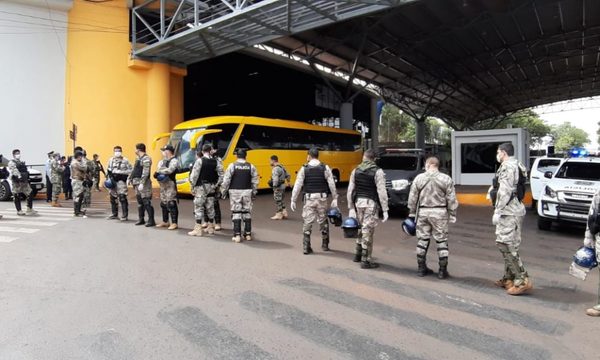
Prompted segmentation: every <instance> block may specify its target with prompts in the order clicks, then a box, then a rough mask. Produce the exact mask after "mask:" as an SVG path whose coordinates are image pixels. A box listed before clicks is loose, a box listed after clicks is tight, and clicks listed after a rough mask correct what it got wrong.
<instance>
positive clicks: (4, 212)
mask: <svg viewBox="0 0 600 360" xmlns="http://www.w3.org/2000/svg"><path fill="white" fill-rule="evenodd" d="M14 213H15V212H14V210H13V211H2V210H0V214H5V215H12V214H14ZM25 216H28V217H35V215H25ZM46 216H49V217H53V216H57V217H70V216H73V214H67V213H65V214H60V213H50V212H45V211H38V216H37V217H44V218H45V217H46Z"/></svg>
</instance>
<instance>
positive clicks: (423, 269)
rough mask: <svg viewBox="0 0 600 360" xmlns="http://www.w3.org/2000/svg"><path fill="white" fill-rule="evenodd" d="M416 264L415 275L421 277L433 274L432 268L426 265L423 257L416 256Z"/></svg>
mask: <svg viewBox="0 0 600 360" xmlns="http://www.w3.org/2000/svg"><path fill="white" fill-rule="evenodd" d="M417 266H418V268H417V276H419V277H423V276H427V275H429V274H433V270H431V269H430V268H428V267H427V261H426V259H425V258H421V257H417Z"/></svg>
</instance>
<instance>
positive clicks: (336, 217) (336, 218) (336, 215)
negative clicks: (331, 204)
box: [327, 208, 342, 226]
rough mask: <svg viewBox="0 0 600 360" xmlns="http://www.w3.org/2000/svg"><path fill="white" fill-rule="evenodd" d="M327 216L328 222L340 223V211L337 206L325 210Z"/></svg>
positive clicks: (339, 224)
mask: <svg viewBox="0 0 600 360" xmlns="http://www.w3.org/2000/svg"><path fill="white" fill-rule="evenodd" d="M327 217H328V218H329V222H330V223H332V224H333V225H334V226H341V225H342V213H341V212H340V209H338V208H331V209H329V210H328V211H327Z"/></svg>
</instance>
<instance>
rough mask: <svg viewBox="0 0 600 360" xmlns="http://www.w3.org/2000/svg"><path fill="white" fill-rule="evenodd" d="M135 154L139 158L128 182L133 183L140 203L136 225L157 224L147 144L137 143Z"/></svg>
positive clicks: (150, 162)
mask: <svg viewBox="0 0 600 360" xmlns="http://www.w3.org/2000/svg"><path fill="white" fill-rule="evenodd" d="M135 155H136V156H137V159H136V160H135V164H134V165H133V170H132V171H131V174H129V178H127V183H130V184H132V185H133V188H134V189H135V198H136V200H137V203H138V222H136V223H135V225H137V226H140V225H145V226H146V227H152V226H156V223H155V222H154V206H152V180H150V169H151V168H152V158H150V156H148V154H147V153H146V145H145V144H142V143H139V144H136V145H135ZM146 213H147V214H148V222H146V221H145V220H144V215H145V214H146Z"/></svg>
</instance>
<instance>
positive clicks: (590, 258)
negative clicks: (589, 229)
mask: <svg viewBox="0 0 600 360" xmlns="http://www.w3.org/2000/svg"><path fill="white" fill-rule="evenodd" d="M573 262H574V263H575V264H577V265H579V266H581V267H583V268H586V269H593V268H595V267H596V266H598V261H596V251H595V250H594V249H591V248H588V247H585V246H583V247H580V248H579V250H577V252H576V253H575V255H574V256H573Z"/></svg>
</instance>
